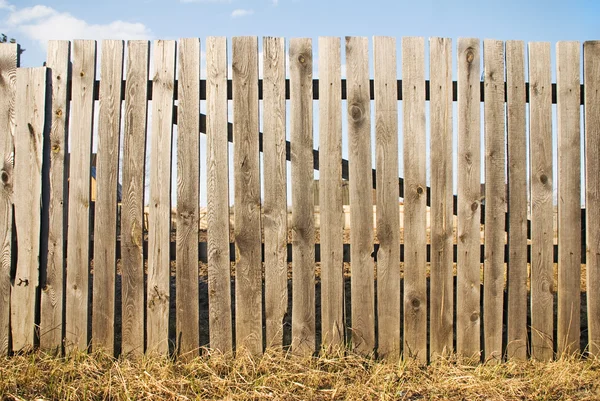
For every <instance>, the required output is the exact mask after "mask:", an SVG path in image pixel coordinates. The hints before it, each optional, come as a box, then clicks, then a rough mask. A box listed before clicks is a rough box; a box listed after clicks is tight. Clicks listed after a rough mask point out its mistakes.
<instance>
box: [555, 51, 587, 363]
mask: <svg viewBox="0 0 600 401" xmlns="http://www.w3.org/2000/svg"><path fill="white" fill-rule="evenodd" d="M579 59H580V45H579V42H558V43H557V45H556V64H557V67H556V89H557V105H556V111H557V124H558V127H557V131H558V319H557V325H558V327H557V337H558V338H557V341H558V347H557V352H558V355H562V354H571V353H573V352H576V351H578V350H579V332H580V322H579V317H580V293H579V289H580V287H581V167H580V166H581V162H580V160H581V154H580V151H581V148H580V144H581V139H580V120H581V118H580V110H579V108H580V106H579V86H580V81H579V79H580V77H579V76H580V65H581V63H580V60H579Z"/></svg>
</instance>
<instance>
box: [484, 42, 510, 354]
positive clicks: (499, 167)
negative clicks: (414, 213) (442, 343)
mask: <svg viewBox="0 0 600 401" xmlns="http://www.w3.org/2000/svg"><path fill="white" fill-rule="evenodd" d="M483 46H484V51H483V53H484V71H485V72H484V74H485V76H484V81H485V85H484V93H485V104H484V114H485V117H484V118H485V206H486V207H485V223H486V224H485V233H484V237H485V239H484V241H485V261H484V265H483V270H484V272H483V274H484V278H483V286H484V289H483V291H484V294H483V316H484V320H485V322H484V350H485V355H484V357H485V359H486V360H487V361H490V362H491V361H495V362H499V361H501V360H502V314H503V313H502V309H503V300H504V244H505V242H506V239H505V237H506V233H505V231H504V229H505V227H504V226H505V224H504V215H505V213H506V177H505V175H504V169H505V168H506V167H505V163H506V154H505V143H504V128H505V126H504V121H505V116H504V43H503V42H502V41H500V40H491V39H487V40H485V41H484V42H483Z"/></svg>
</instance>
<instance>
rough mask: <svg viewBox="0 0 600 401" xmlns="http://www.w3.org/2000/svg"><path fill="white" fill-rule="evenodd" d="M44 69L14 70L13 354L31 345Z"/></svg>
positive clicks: (36, 280)
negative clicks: (15, 240) (14, 243)
mask: <svg viewBox="0 0 600 401" xmlns="http://www.w3.org/2000/svg"><path fill="white" fill-rule="evenodd" d="M46 74H47V69H46V68H45V67H41V68H21V69H18V70H17V97H16V100H15V111H16V116H15V119H16V129H15V138H14V141H15V142H14V143H15V169H14V179H15V182H16V183H19V185H16V186H15V188H14V195H13V196H14V205H15V230H16V232H17V246H18V248H19V257H18V259H17V266H16V272H15V277H14V282H13V288H12V291H11V293H12V294H11V299H10V300H11V309H10V312H11V314H10V317H11V330H12V348H13V351H22V350H30V349H32V348H33V341H34V325H35V321H34V317H35V313H36V295H37V294H36V292H37V288H38V284H39V272H40V230H41V218H42V216H41V208H40V205H41V204H42V159H43V154H42V152H43V147H44V136H45V132H44V129H45V127H44V118H45V116H46V113H45V108H46Z"/></svg>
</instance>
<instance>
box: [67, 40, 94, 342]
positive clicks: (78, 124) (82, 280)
mask: <svg viewBox="0 0 600 401" xmlns="http://www.w3.org/2000/svg"><path fill="white" fill-rule="evenodd" d="M72 46H73V47H72V49H73V67H72V71H73V77H72V84H71V85H72V86H71V93H72V96H71V110H70V118H71V121H70V130H71V132H72V135H71V144H70V158H69V169H70V170H69V199H68V210H69V212H68V213H69V216H68V222H69V226H68V233H67V243H68V244H69V246H68V247H67V286H66V305H65V308H66V310H65V313H66V320H65V322H66V323H65V350H67V351H71V350H74V349H79V350H80V351H84V350H86V349H87V347H88V345H89V338H88V319H89V313H88V308H89V297H88V294H89V289H88V288H89V280H90V277H89V275H90V270H89V269H90V249H89V238H90V233H91V230H90V201H91V199H90V181H91V178H90V172H91V171H90V170H91V153H92V129H93V127H92V121H93V116H94V80H95V76H96V42H95V41H93V40H75V41H73V43H72Z"/></svg>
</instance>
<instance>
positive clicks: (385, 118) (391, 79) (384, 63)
mask: <svg viewBox="0 0 600 401" xmlns="http://www.w3.org/2000/svg"><path fill="white" fill-rule="evenodd" d="M351 44H353V43H351ZM356 46H358V43H357V45H356ZM347 47H348V45H347ZM346 55H347V56H348V49H346ZM373 56H374V74H375V164H376V168H377V177H376V180H377V182H376V184H377V189H376V198H377V216H376V219H377V221H376V224H377V238H378V240H379V250H378V251H377V318H378V322H379V347H378V353H379V355H381V356H384V357H385V356H387V357H389V358H397V357H398V356H399V355H400V351H401V344H400V209H399V206H398V86H397V85H396V80H397V77H396V74H397V71H396V39H395V38H390V37H374V38H373ZM346 64H347V66H348V67H347V68H348V80H350V66H351V63H349V62H346ZM357 67H358V66H357ZM363 70H364V65H363V67H362V69H358V68H357V73H358V72H359V71H360V72H361V75H360V81H359V82H357V85H358V84H359V83H360V85H362V86H363V87H364V86H365V85H366V82H365V81H364V80H365V75H366V76H367V78H368V73H367V72H366V71H363ZM357 78H358V76H357ZM364 90H366V89H363V91H364ZM360 93H361V97H360V98H359V100H361V102H357V104H358V105H360V107H362V108H359V109H357V111H360V110H364V109H365V107H367V106H365V105H364V102H367V103H369V102H368V100H367V99H368V98H367V99H365V97H366V96H367V94H366V93H364V92H360ZM350 104H351V103H350V101H348V105H349V106H348V107H350ZM348 114H349V115H351V113H348ZM369 117H370V112H368V113H367V112H364V116H362V118H364V119H368V118H369ZM367 121H368V120H367ZM367 125H368V124H367ZM367 132H370V128H369V129H368V131H367ZM365 136H367V135H366V134H365V133H362V135H360V136H359V137H357V139H356V140H354V141H353V140H352V135H351V133H350V132H349V137H350V140H349V142H350V144H351V146H355V147H356V148H361V150H360V152H361V153H360V155H361V156H360V157H361V158H359V159H357V162H359V161H360V160H364V159H365V158H366V159H367V160H369V158H370V154H371V152H370V150H368V153H366V152H367V150H366V149H363V148H362V147H363V146H365V143H364V142H366V141H367V139H366V138H365ZM368 136H370V135H368ZM358 138H360V141H359V140H358ZM353 142H354V143H355V144H354V145H352V143H353ZM355 152H356V153H357V155H358V149H356V150H355ZM367 166H370V164H367V163H361V164H360V166H358V165H357V166H356V168H357V170H358V172H357V173H356V176H357V177H358V176H359V174H360V177H362V179H363V180H365V179H366V180H367V182H369V181H368V180H369V179H368V178H366V176H367V175H369V176H370V172H366V171H365V170H364V169H365V167H367ZM359 172H360V173H359ZM364 185H365V184H363V186H364ZM363 191H364V187H363ZM360 195H361V197H363V196H364V195H363V194H362V193H361V194H360ZM367 197H368V196H367ZM360 211H361V212H362V210H360ZM371 213H372V212H369V211H365V214H368V215H369V216H371ZM369 224H372V223H371V222H370V223H369ZM369 249H370V246H369ZM365 250H366V246H365ZM352 260H354V259H352ZM353 302H354V298H353ZM370 308H371V307H370Z"/></svg>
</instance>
